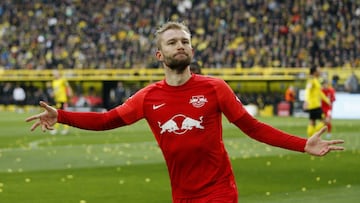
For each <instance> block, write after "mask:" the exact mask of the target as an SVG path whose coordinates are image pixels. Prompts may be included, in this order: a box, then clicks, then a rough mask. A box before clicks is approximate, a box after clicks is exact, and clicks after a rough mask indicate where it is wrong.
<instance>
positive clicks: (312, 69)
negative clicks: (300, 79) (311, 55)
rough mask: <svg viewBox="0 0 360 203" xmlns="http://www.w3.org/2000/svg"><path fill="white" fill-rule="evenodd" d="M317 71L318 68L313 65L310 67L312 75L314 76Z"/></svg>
mask: <svg viewBox="0 0 360 203" xmlns="http://www.w3.org/2000/svg"><path fill="white" fill-rule="evenodd" d="M316 70H317V66H315V65H313V66H311V67H310V75H313V74H314V73H315V72H316Z"/></svg>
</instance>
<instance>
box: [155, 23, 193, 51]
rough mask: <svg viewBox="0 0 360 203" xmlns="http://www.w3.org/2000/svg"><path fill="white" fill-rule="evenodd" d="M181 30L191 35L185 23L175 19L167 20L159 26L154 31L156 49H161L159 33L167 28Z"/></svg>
mask: <svg viewBox="0 0 360 203" xmlns="http://www.w3.org/2000/svg"><path fill="white" fill-rule="evenodd" d="M172 29H173V30H183V31H185V32H187V33H189V35H190V36H191V32H190V30H189V28H188V27H187V26H186V25H185V23H184V22H176V21H169V22H167V23H165V24H163V25H162V26H160V27H159V28H158V29H157V30H156V33H155V41H156V46H157V48H158V49H161V42H160V41H161V40H160V37H161V35H162V34H163V33H164V32H165V31H167V30H172Z"/></svg>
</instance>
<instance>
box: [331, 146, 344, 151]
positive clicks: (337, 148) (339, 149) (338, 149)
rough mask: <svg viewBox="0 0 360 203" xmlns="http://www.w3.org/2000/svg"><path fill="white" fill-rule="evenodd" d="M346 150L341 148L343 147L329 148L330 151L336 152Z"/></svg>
mask: <svg viewBox="0 0 360 203" xmlns="http://www.w3.org/2000/svg"><path fill="white" fill-rule="evenodd" d="M344 149H345V148H344V147H341V146H330V147H329V150H336V151H341V150H344Z"/></svg>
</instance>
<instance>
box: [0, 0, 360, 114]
mask: <svg viewBox="0 0 360 203" xmlns="http://www.w3.org/2000/svg"><path fill="white" fill-rule="evenodd" d="M26 2H28V1H26V0H25V1H9V0H8V1H2V2H1V3H0V20H1V23H0V30H1V32H0V36H1V38H0V41H1V43H0V50H1V58H0V68H1V69H0V81H1V82H0V85H1V92H0V93H1V98H2V99H1V101H0V103H1V104H5V105H7V104H12V103H13V100H12V96H11V90H12V88H13V87H14V86H15V85H16V84H20V85H21V86H23V88H24V89H25V90H26V93H27V99H26V101H25V102H26V104H28V105H36V104H37V102H38V100H39V99H40V98H44V97H45V96H46V88H47V87H46V82H47V81H50V80H51V79H52V75H51V73H52V72H51V71H50V70H53V69H58V70H61V71H63V72H64V75H65V76H66V77H67V78H68V79H69V81H70V82H71V85H72V87H73V89H74V90H75V93H76V95H75V99H73V101H74V102H72V103H70V105H73V106H74V105H76V104H75V102H76V97H80V96H86V97H95V98H96V101H100V102H97V103H96V104H91V101H90V102H88V103H90V104H87V105H88V106H93V105H96V107H104V108H105V109H109V108H112V107H113V106H114V104H113V102H112V101H111V98H110V91H111V90H113V89H114V88H115V87H116V84H117V81H123V82H124V85H125V88H127V89H128V94H127V96H129V95H131V94H132V93H133V92H135V91H136V90H137V89H138V88H140V87H142V86H143V85H146V84H147V83H149V82H153V81H156V80H160V79H162V73H161V67H160V64H159V63H158V62H157V61H156V60H155V57H154V53H155V49H156V48H155V46H154V42H153V34H154V33H155V30H156V28H157V27H158V26H159V25H160V24H161V23H162V22H165V21H167V20H179V21H184V22H186V23H187V24H188V25H189V27H190V29H191V31H192V33H193V41H192V44H193V47H194V49H195V50H196V51H195V57H194V60H195V61H196V62H197V63H198V64H200V66H201V67H203V74H206V75H214V76H218V77H222V78H223V79H224V80H226V81H227V82H229V84H230V85H231V86H232V88H233V89H234V91H235V92H236V93H238V94H239V97H240V99H241V100H242V101H243V102H244V103H245V104H248V103H252V104H255V105H257V106H259V107H260V108H261V109H262V108H264V107H265V106H266V105H272V106H273V107H274V108H273V109H275V110H274V113H276V107H277V104H278V103H279V102H281V101H282V100H283V92H284V91H285V89H286V88H287V86H289V85H290V84H291V85H294V86H295V87H296V88H297V90H299V89H302V88H303V86H304V80H305V79H306V77H307V75H308V67H309V66H311V65H313V64H317V65H319V66H321V67H323V73H324V76H323V77H325V78H327V79H329V80H332V79H333V78H334V77H338V78H339V80H336V81H334V83H333V84H334V85H336V88H337V90H339V91H342V90H344V89H343V85H344V82H345V80H346V79H347V78H348V77H349V76H350V75H351V74H352V73H355V74H356V75H357V76H359V74H360V72H359V71H360V70H359V67H360V57H359V55H360V53H359V52H360V51H359V50H360V36H359V33H360V32H359V29H360V5H359V2H358V1H351V0H345V1H305V0H302V1H290V2H287V1H280V0H278V1H276V0H266V1H239V0H236V1H204V0H193V1H190V0H173V1H170V0H169V1H145V0H138V1H86V3H85V2H84V1H55V2H52V1H46V0H43V1H35V2H34V3H33V4H26ZM154 14H156V15H154ZM2 107H4V106H3V105H2ZM10 109H12V108H10Z"/></svg>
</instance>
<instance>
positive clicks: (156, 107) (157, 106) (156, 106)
mask: <svg viewBox="0 0 360 203" xmlns="http://www.w3.org/2000/svg"><path fill="white" fill-rule="evenodd" d="M164 105H165V103H163V104H159V105H155V104H154V105H153V109H154V110H156V109H158V108H160V107H162V106H164Z"/></svg>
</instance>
